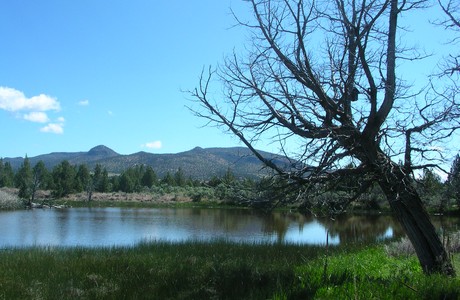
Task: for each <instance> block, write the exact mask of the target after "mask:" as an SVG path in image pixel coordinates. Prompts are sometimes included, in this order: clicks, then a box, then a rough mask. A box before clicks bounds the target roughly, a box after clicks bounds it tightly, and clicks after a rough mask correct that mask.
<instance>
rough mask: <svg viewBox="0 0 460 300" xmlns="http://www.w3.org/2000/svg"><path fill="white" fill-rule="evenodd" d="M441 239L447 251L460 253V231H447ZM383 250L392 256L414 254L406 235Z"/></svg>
mask: <svg viewBox="0 0 460 300" xmlns="http://www.w3.org/2000/svg"><path fill="white" fill-rule="evenodd" d="M443 240H444V246H445V247H446V250H447V252H450V253H460V231H457V232H453V233H448V234H447V235H446V236H445V238H443ZM385 251H386V253H387V254H388V255H389V256H394V257H398V256H410V255H415V250H414V247H413V246H412V243H411V242H410V240H409V239H408V238H407V237H404V238H402V239H401V240H399V241H396V242H392V243H390V244H388V245H386V246H385Z"/></svg>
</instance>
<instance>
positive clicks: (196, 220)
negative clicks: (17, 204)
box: [0, 208, 459, 248]
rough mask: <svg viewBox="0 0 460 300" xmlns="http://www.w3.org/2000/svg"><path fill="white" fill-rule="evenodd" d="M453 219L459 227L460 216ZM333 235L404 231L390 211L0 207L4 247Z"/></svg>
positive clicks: (335, 240)
mask: <svg viewBox="0 0 460 300" xmlns="http://www.w3.org/2000/svg"><path fill="white" fill-rule="evenodd" d="M446 222H447V221H444V223H446ZM448 222H449V224H450V225H451V226H457V227H458V224H459V223H458V219H456V220H449V221H448ZM327 234H329V243H331V244H339V243H350V242H357V241H375V240H381V239H385V238H389V237H394V236H396V237H397V236H401V235H403V232H402V230H401V228H400V227H399V225H398V224H397V223H395V222H394V220H393V219H392V218H391V217H389V216H342V217H339V218H337V219H336V220H331V219H328V218H314V217H313V216H311V215H302V214H298V213H292V212H273V213H264V212H261V211H254V210H238V209H201V208H190V209H185V208H182V209H126V208H75V209H62V210H29V211H12V212H0V248H1V247H5V246H31V245H56V246H77V245H78V246H88V247H93V246H115V245H123V246H130V245H134V244H136V243H139V242H140V241H146V240H147V241H150V240H151V241H171V242H181V241H185V240H206V241H209V240H213V239H225V240H230V241H235V242H271V243H300V244H310V245H320V244H325V243H326V238H327Z"/></svg>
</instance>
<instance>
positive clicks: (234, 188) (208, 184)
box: [0, 155, 460, 212]
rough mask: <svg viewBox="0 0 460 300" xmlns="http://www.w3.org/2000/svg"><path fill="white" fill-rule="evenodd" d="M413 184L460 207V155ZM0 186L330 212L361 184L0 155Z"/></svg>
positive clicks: (370, 195)
mask: <svg viewBox="0 0 460 300" xmlns="http://www.w3.org/2000/svg"><path fill="white" fill-rule="evenodd" d="M415 184H416V187H417V189H418V191H419V193H420V195H421V197H422V200H423V202H424V203H425V205H426V206H427V207H428V208H430V209H432V210H436V211H445V210H455V209H458V208H460V157H459V156H458V155H457V157H456V159H455V160H454V162H453V164H452V167H451V172H450V174H449V177H448V178H447V180H446V181H445V182H442V181H441V179H440V177H439V176H438V175H437V174H436V173H434V172H433V171H432V170H431V169H426V170H425V171H424V172H423V175H422V176H421V177H420V178H418V180H417V181H416V183H415ZM1 187H12V188H17V189H19V197H20V198H22V199H24V200H26V201H28V202H29V203H30V202H32V201H34V199H35V195H36V192H37V191H38V190H50V191H51V196H52V197H53V198H56V199H57V198H62V197H65V196H67V195H69V194H73V193H81V192H86V194H87V200H91V197H92V193H93V192H99V193H109V192H125V193H134V192H147V193H149V192H151V193H160V194H161V193H168V192H171V191H172V189H171V188H172V187H177V188H181V191H182V192H183V193H185V194H187V196H189V197H191V198H192V199H193V201H201V200H203V199H207V200H220V201H224V202H226V203H229V204H230V203H234V204H239V205H251V206H267V205H268V206H273V205H276V204H294V203H295V204H296V205H300V206H301V207H302V208H304V209H309V210H318V209H320V210H323V211H328V212H331V211H332V212H334V211H338V212H339V211H343V210H345V209H347V208H349V207H350V206H349V204H350V199H353V196H354V195H356V191H357V190H359V188H360V187H359V183H358V180H356V179H354V178H350V177H347V178H339V179H338V180H337V182H336V184H335V185H334V186H326V185H322V184H318V183H316V184H315V185H310V186H307V187H303V186H299V185H298V184H297V183H295V182H289V181H288V180H284V179H280V178H277V177H264V178H261V179H259V180H254V179H249V178H243V179H241V178H236V177H235V176H234V174H233V173H232V171H231V170H230V169H228V170H227V172H226V173H225V174H224V175H222V176H220V177H217V176H214V177H213V178H210V179H209V180H207V181H203V180H195V179H192V178H191V177H186V175H185V173H184V171H183V170H182V169H180V168H179V169H178V170H175V171H174V172H168V173H167V174H166V175H165V176H163V177H162V178H159V177H158V176H157V174H156V173H155V170H154V169H153V168H152V167H150V166H145V165H136V166H133V167H130V168H128V169H126V170H124V171H123V172H122V173H121V174H116V175H115V174H109V173H108V172H107V170H106V168H104V167H103V166H102V165H99V164H98V165H96V166H95V167H94V169H92V170H90V169H89V168H88V166H87V165H85V164H80V165H71V164H70V163H69V162H68V161H67V160H64V161H62V162H61V163H59V164H58V165H56V166H55V167H54V168H53V169H52V170H48V169H47V168H46V167H45V164H44V162H43V161H39V162H38V163H36V164H35V166H31V165H30V161H29V159H28V158H27V157H26V158H25V159H24V161H23V163H22V165H21V167H20V168H19V169H18V170H17V172H14V170H13V168H12V166H11V164H10V163H9V162H4V161H3V160H2V159H0V188H1ZM176 190H177V189H176ZM353 200H354V201H353V204H352V206H351V207H353V208H360V209H364V210H380V209H384V208H386V207H387V201H386V199H385V197H384V196H383V194H382V192H381V191H380V189H379V188H378V187H377V186H374V187H372V188H370V189H369V190H368V191H367V192H366V193H364V194H362V195H361V196H360V197H357V198H356V199H353Z"/></svg>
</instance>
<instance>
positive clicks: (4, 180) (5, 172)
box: [0, 160, 14, 187]
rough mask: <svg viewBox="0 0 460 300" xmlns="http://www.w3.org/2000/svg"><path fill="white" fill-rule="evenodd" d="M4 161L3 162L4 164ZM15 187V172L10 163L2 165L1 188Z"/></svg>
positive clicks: (0, 167)
mask: <svg viewBox="0 0 460 300" xmlns="http://www.w3.org/2000/svg"><path fill="white" fill-rule="evenodd" d="M2 161H3V160H1V162H2ZM13 186H14V172H13V168H12V167H11V164H10V163H9V162H7V161H6V162H5V163H0V187H13Z"/></svg>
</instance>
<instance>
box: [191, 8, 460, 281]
mask: <svg viewBox="0 0 460 300" xmlns="http://www.w3.org/2000/svg"><path fill="white" fill-rule="evenodd" d="M245 2H247V3H248V5H249V7H250V9H251V11H252V17H253V18H252V20H249V21H245V20H240V19H238V17H236V20H237V22H238V23H239V24H240V25H241V26H245V27H246V28H248V30H249V32H250V33H251V34H252V36H251V39H250V41H251V42H250V44H249V45H246V47H245V51H246V52H244V51H243V54H240V53H234V54H233V55H232V56H229V57H228V58H227V59H225V61H224V63H223V64H222V65H221V66H220V67H218V68H216V69H211V68H210V69H209V71H207V72H205V71H203V73H202V75H201V77H200V82H199V85H198V87H197V88H195V89H194V90H192V91H191V95H192V97H193V98H194V99H195V100H196V101H197V103H199V104H200V108H194V109H193V110H194V112H195V114H196V115H198V116H200V117H203V118H206V119H207V120H208V121H210V122H211V123H214V124H215V125H219V126H222V127H223V128H225V129H227V130H228V131H229V132H230V133H232V134H234V135H236V136H237V137H238V138H239V139H240V140H241V141H242V143H244V144H245V145H246V146H247V147H248V148H249V149H250V150H251V151H252V152H253V153H254V154H255V156H256V157H257V158H258V159H259V160H261V161H262V162H263V163H264V164H265V165H266V166H267V167H269V168H271V169H273V170H274V172H275V174H277V175H278V176H281V177H283V178H285V179H286V180H288V181H289V182H291V183H292V185H291V186H292V188H297V189H299V193H298V194H299V195H301V192H302V190H304V189H308V187H311V186H315V185H318V184H325V183H328V182H334V181H336V180H338V179H340V178H344V177H345V176H346V177H350V178H354V180H355V182H356V184H357V187H356V189H355V192H354V195H353V196H351V197H350V199H349V200H350V201H352V200H354V199H356V198H357V197H358V196H359V195H361V194H362V193H365V192H366V191H368V189H369V188H370V187H372V186H374V184H377V185H378V186H379V187H380V189H381V190H382V192H383V193H384V194H385V196H386V198H387V201H388V203H389V205H390V207H391V209H392V211H393V213H394V215H395V217H396V218H397V220H398V221H399V222H400V223H401V225H402V227H403V228H404V230H405V232H406V234H407V236H408V237H409V239H410V240H411V242H412V244H413V246H414V248H415V250H416V252H417V256H418V258H419V261H420V264H421V266H422V268H423V270H424V271H425V272H427V273H433V272H438V273H443V274H448V275H454V274H455V271H454V269H453V267H452V264H451V262H450V260H449V257H448V255H447V253H446V251H445V249H444V246H443V244H442V243H441V241H440V239H439V237H438V235H437V233H436V230H435V228H434V226H433V224H432V222H431V220H430V217H429V215H428V214H427V212H426V210H425V208H424V206H423V203H422V201H421V199H420V196H419V194H418V193H417V190H416V188H415V185H414V183H413V174H414V172H415V171H416V170H420V169H426V168H430V167H431V168H432V167H437V166H438V162H439V160H441V159H442V152H440V147H436V145H443V144H442V143H446V139H447V138H449V137H450V136H451V135H452V132H453V131H455V130H456V129H457V128H458V127H459V120H460V118H459V116H460V112H459V103H458V100H457V99H456V97H457V96H456V94H455V93H451V92H448V93H444V91H439V90H437V89H434V88H433V89H431V90H430V91H429V92H427V93H425V94H424V95H421V94H418V93H412V92H410V90H409V89H406V87H405V86H403V85H402V84H401V81H399V79H398V77H397V75H398V67H397V60H398V59H399V58H402V57H404V58H405V59H417V57H411V56H410V55H411V52H407V51H406V50H407V49H403V48H400V47H398V43H397V41H398V38H397V36H398V34H399V32H400V27H399V26H398V20H399V19H400V18H401V16H402V15H404V14H409V13H411V12H412V11H417V10H418V9H421V8H422V7H423V6H424V5H425V4H426V1H405V0H404V1H402V0H400V1H398V0H373V1H354V0H353V1H352V0H334V1H313V0H311V1H307V0H305V1H302V0H297V1H294V0H248V1H245ZM214 79H216V80H218V84H219V85H220V86H221V87H222V88H221V90H223V92H222V94H219V93H218V92H216V88H215V85H214V84H215V82H216V81H214ZM264 139H269V140H271V141H272V142H274V143H279V145H280V153H286V154H289V155H287V156H289V158H291V159H292V160H291V161H292V164H289V165H288V166H287V167H286V165H284V164H280V163H279V162H277V161H274V160H270V159H268V158H266V157H264V155H263V153H262V152H260V151H258V150H257V147H256V142H257V141H259V140H264ZM292 145H298V146H297V147H295V148H294V147H291V146H292ZM433 159H435V160H433ZM436 159H438V161H437V160H436ZM350 165H351V166H352V167H350ZM331 186H333V185H331ZM298 199H299V200H302V201H308V199H305V198H302V197H298ZM350 201H348V202H350ZM348 202H347V203H348Z"/></svg>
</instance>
